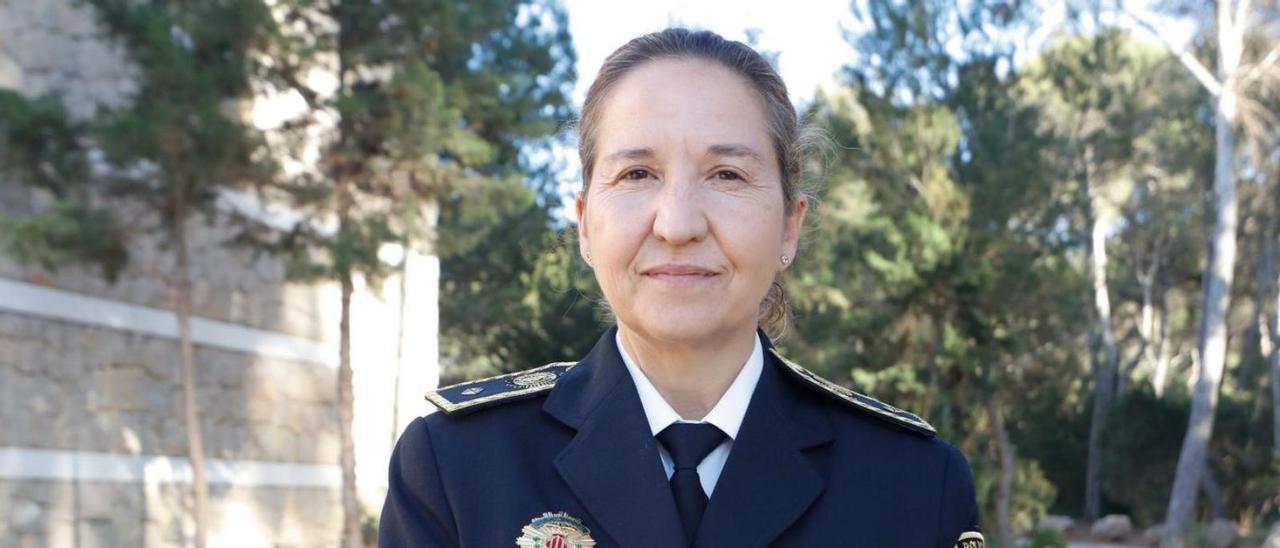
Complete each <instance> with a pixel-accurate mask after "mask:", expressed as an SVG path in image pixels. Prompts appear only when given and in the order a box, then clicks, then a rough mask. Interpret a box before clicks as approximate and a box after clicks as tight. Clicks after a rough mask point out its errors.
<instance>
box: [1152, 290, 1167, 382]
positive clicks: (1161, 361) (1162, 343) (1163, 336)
mask: <svg viewBox="0 0 1280 548" xmlns="http://www.w3.org/2000/svg"><path fill="white" fill-rule="evenodd" d="M1159 333H1160V335H1159V337H1160V338H1159V339H1158V340H1157V341H1156V371H1155V373H1154V374H1152V375H1151V388H1152V389H1153V390H1154V391H1155V393H1156V397H1157V398H1163V397H1164V389H1165V387H1166V386H1168V385H1169V380H1168V379H1169V362H1170V361H1172V356H1170V353H1169V292H1168V288H1167V287H1166V289H1165V292H1164V294H1163V295H1161V296H1160V329H1159Z"/></svg>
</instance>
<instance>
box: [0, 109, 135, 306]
mask: <svg viewBox="0 0 1280 548" xmlns="http://www.w3.org/2000/svg"><path fill="white" fill-rule="evenodd" d="M86 131H87V124H86V123H84V122H80V121H76V120H73V119H72V118H71V116H70V115H69V114H68V113H67V111H66V109H65V108H64V107H63V105H62V101H61V99H60V98H59V97H57V96H53V95H50V96H45V97H40V98H36V99H28V98H26V97H23V96H22V95H19V94H17V93H14V92H11V91H6V90H0V173H2V174H3V176H4V177H5V178H6V179H7V178H12V179H13V180H14V181H15V182H17V183H20V184H23V185H27V186H29V187H31V188H32V189H34V192H36V193H37V194H39V195H45V196H51V197H52V200H50V201H51V202H52V205H51V206H49V207H47V208H46V209H44V210H40V211H14V212H8V213H5V212H0V250H2V251H3V252H4V253H5V254H7V255H9V256H11V257H13V258H15V259H17V260H19V261H22V262H25V263H29V264H33V265H36V266H38V267H41V268H44V269H46V270H55V269H56V268H57V267H58V266H61V265H64V264H67V263H72V262H79V261H83V262H89V263H91V264H96V265H98V266H99V267H100V268H101V269H102V272H103V275H104V276H105V277H106V278H107V279H109V280H112V281H114V280H115V279H116V277H117V275H118V274H119V272H120V269H122V268H123V267H124V265H125V263H127V262H128V251H127V248H126V247H125V243H124V240H125V235H124V232H123V230H122V229H121V227H119V226H118V225H117V224H116V222H115V221H114V219H112V217H111V215H110V214H109V212H108V211H107V210H106V209H105V208H102V207H96V206H94V205H92V204H93V200H92V192H91V190H90V185H89V177H90V169H89V162H88V151H87V147H86V146H85V143H84V141H85V137H84V136H85V133H86Z"/></svg>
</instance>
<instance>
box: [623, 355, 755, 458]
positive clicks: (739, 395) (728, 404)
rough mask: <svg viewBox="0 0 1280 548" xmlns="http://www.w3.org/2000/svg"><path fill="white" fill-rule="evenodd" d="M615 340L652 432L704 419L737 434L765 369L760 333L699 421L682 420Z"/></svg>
mask: <svg viewBox="0 0 1280 548" xmlns="http://www.w3.org/2000/svg"><path fill="white" fill-rule="evenodd" d="M614 343H615V344H617V345H618V354H621V355H622V363H623V364H626V366H627V372H628V373H630V374H631V380H633V381H635V384H636V392H638V393H639V394H640V404H641V405H642V406H643V407H644V414H645V417H646V418H648V419H649V429H650V430H651V431H652V433H653V435H655V436H657V435H658V433H659V432H661V431H663V430H664V429H665V428H666V427H668V426H671V425H672V424H673V423H676V422H705V423H710V424H712V425H715V427H716V428H719V429H720V430H721V431H722V432H724V433H725V435H727V436H729V439H735V438H737V437H738V428H739V427H741V426H742V418H743V417H744V416H746V414H747V404H749V403H751V394H753V393H754V392H755V390H756V383H758V382H759V381H760V372H761V371H762V370H763V369H764V350H763V348H762V347H761V346H760V337H759V336H757V337H755V347H754V348H752V349H751V356H750V357H748V358H747V363H746V364H744V365H743V366H742V369H741V370H740V371H738V376H737V377H735V378H734V379H733V383H732V384H730V385H729V389H728V390H725V392H724V395H723V396H720V401H718V402H716V404H715V406H714V407H712V408H711V411H710V412H708V413H707V416H706V417H703V419H702V420H701V421H686V420H683V419H681V418H680V414H679V413H676V410H675V409H673V408H672V407H671V404H669V403H667V400H666V399H665V398H663V397H662V394H660V393H658V389H657V388H654V386H653V383H651V382H649V377H646V376H645V374H644V371H642V370H641V369H640V367H639V366H638V365H636V362H635V360H632V359H631V356H630V355H628V354H627V349H626V348H625V347H623V346H622V338H621V336H620V335H616V334H615V335H614Z"/></svg>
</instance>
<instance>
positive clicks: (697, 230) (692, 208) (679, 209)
mask: <svg viewBox="0 0 1280 548" xmlns="http://www.w3.org/2000/svg"><path fill="white" fill-rule="evenodd" d="M655 208H656V211H655V212H654V218H653V235H654V236H655V237H657V238H658V239H659V240H662V241H663V242H666V243H668V244H670V245H683V244H687V243H690V242H697V241H701V240H702V239H703V238H705V237H706V235H707V228H708V227H707V215H706V211H704V209H703V204H702V201H701V200H700V199H699V196H698V181H697V180H696V177H686V178H684V179H681V180H680V181H668V182H667V183H666V184H664V185H663V187H662V191H661V193H660V194H659V195H658V197H657V203H656V204H655Z"/></svg>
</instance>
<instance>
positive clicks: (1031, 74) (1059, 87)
mask: <svg viewBox="0 0 1280 548" xmlns="http://www.w3.org/2000/svg"><path fill="white" fill-rule="evenodd" d="M1158 57H1159V56H1158V55H1156V54H1155V52H1152V51H1149V50H1143V49H1141V48H1140V47H1138V46H1136V45H1134V44H1133V43H1132V42H1131V41H1129V40H1128V38H1127V36H1126V35H1125V34H1123V33H1121V32H1119V31H1117V30H1114V29H1110V30H1108V29H1101V31H1100V32H1099V33H1098V34H1096V35H1095V36H1093V37H1071V38H1063V39H1060V40H1057V41H1055V42H1053V43H1051V44H1050V45H1049V46H1047V47H1046V48H1045V51H1043V52H1042V53H1041V54H1040V55H1039V56H1038V57H1037V58H1036V59H1035V60H1033V61H1032V62H1031V63H1030V64H1029V66H1028V67H1026V68H1024V70H1023V72H1024V78H1025V80H1024V82H1025V83H1026V84H1027V86H1026V88H1025V90H1026V91H1025V92H1024V95H1025V97H1026V99H1027V100H1030V101H1034V102H1036V103H1038V104H1041V105H1042V106H1043V108H1042V110H1041V112H1042V113H1043V118H1042V123H1043V124H1044V130H1045V131H1047V132H1049V134H1051V135H1053V136H1054V138H1055V140H1056V141H1057V142H1058V143H1060V144H1059V146H1058V147H1057V148H1058V150H1056V151H1053V153H1052V154H1051V157H1053V158H1054V160H1051V161H1050V163H1051V164H1057V165H1058V166H1060V167H1058V169H1057V170H1055V171H1057V172H1059V173H1064V174H1067V177H1068V179H1067V180H1065V181H1063V183H1067V184H1070V185H1071V186H1074V187H1076V188H1078V189H1079V191H1078V194H1077V196H1078V198H1077V199H1076V200H1075V202H1076V203H1078V204H1079V208H1080V211H1081V213H1082V214H1081V215H1079V217H1080V219H1081V223H1080V224H1082V225H1083V226H1082V227H1081V232H1082V233H1083V237H1082V240H1084V241H1085V242H1087V245H1086V246H1085V249H1086V250H1087V255H1088V260H1087V263H1088V265H1087V266H1086V271H1087V272H1088V278H1089V280H1090V299H1089V302H1091V308H1092V313H1093V316H1094V326H1093V328H1092V330H1091V331H1092V333H1091V339H1092V344H1091V346H1092V347H1093V351H1092V352H1091V353H1090V355H1091V359H1090V362H1091V365H1092V367H1091V369H1092V371H1093V380H1094V383H1093V388H1094V389H1093V410H1092V418H1091V420H1090V427H1089V442H1088V452H1087V455H1088V456H1087V465H1086V473H1085V517H1086V519H1090V520H1093V519H1097V518H1098V517H1099V516H1100V515H1101V510H1102V456H1103V447H1102V440H1103V437H1102V436H1103V432H1104V430H1105V428H1106V424H1107V418H1108V415H1109V414H1110V412H1111V407H1112V404H1113V402H1114V400H1115V394H1116V386H1117V380H1118V379H1117V376H1118V373H1119V369H1120V368H1119V360H1120V350H1119V348H1118V342H1117V338H1116V325H1115V321H1114V320H1113V307H1112V298H1111V294H1112V290H1111V289H1110V287H1109V283H1108V266H1109V263H1108V252H1107V247H1108V242H1107V240H1108V235H1109V234H1110V233H1112V232H1114V231H1115V227H1116V225H1117V224H1118V222H1119V221H1120V216H1121V212H1122V211H1121V210H1122V207H1121V206H1122V205H1123V204H1124V203H1125V202H1127V201H1129V200H1130V199H1132V197H1133V196H1134V195H1135V190H1136V188H1137V184H1136V181H1137V180H1138V179H1140V178H1141V176H1142V174H1143V173H1145V172H1146V171H1147V170H1148V168H1147V166H1145V165H1144V162H1143V161H1142V160H1141V159H1140V158H1139V157H1138V155H1137V154H1136V151H1135V149H1136V146H1137V140H1138V138H1139V136H1140V134H1142V133H1143V132H1145V131H1148V130H1149V127H1147V126H1150V125H1151V121H1152V120H1155V119H1157V118H1158V117H1157V116H1154V115H1151V114H1149V113H1148V112H1149V111H1151V110H1154V109H1155V108H1156V107H1157V106H1158V101H1157V100H1156V98H1155V96H1154V95H1152V94H1149V93H1144V90H1147V89H1149V87H1150V86H1151V85H1152V83H1153V82H1154V81H1155V76H1156V73H1155V72H1154V71H1153V70H1152V68H1153V65H1155V62H1156V60H1157V59H1158ZM1144 99H1145V104H1144V103H1143V102H1142V101H1143V100H1144ZM1144 111H1147V112H1144ZM1144 274H1145V276H1146V277H1147V278H1151V277H1153V275H1152V274H1147V273H1144ZM1148 301H1149V297H1148ZM1146 315H1147V316H1148V317H1149V316H1151V313H1150V311H1149V308H1148V312H1147V314H1146ZM1147 320H1148V318H1143V321H1140V322H1139V323H1138V328H1139V329H1138V331H1139V332H1140V333H1143V334H1145V335H1144V337H1148V338H1149V335H1150V333H1149V332H1150V324H1151V321H1147ZM1145 340H1146V339H1144V341H1145ZM1144 344H1145V342H1144Z"/></svg>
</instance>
